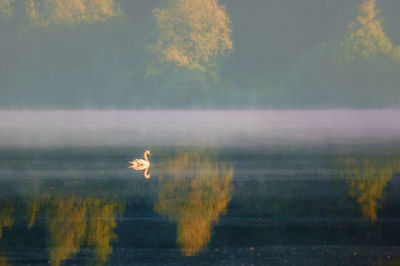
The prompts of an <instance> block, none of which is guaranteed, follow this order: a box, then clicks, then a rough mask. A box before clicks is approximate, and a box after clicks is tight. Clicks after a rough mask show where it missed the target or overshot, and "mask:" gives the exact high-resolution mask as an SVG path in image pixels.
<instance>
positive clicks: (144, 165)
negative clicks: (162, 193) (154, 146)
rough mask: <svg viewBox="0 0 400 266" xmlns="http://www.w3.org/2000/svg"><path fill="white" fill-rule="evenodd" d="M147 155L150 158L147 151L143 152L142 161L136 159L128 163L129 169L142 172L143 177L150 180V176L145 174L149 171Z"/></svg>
mask: <svg viewBox="0 0 400 266" xmlns="http://www.w3.org/2000/svg"><path fill="white" fill-rule="evenodd" d="M147 155H150V156H151V153H150V151H149V150H147V151H145V152H144V160H143V159H136V160H134V161H132V162H129V163H130V164H131V166H129V168H132V169H135V170H137V171H142V170H145V171H144V176H145V177H146V178H150V174H148V173H147V171H148V170H149V167H150V162H149V159H148V158H147Z"/></svg>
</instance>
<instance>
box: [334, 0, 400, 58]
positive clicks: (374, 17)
mask: <svg viewBox="0 0 400 266" xmlns="http://www.w3.org/2000/svg"><path fill="white" fill-rule="evenodd" d="M359 13H360V14H359V16H358V17H356V19H355V20H354V21H352V22H351V23H350V24H349V25H348V26H347V27H348V29H347V34H346V37H345V39H344V41H342V42H341V46H342V48H343V52H344V59H343V60H344V62H345V63H349V62H352V61H353V60H355V59H357V58H361V59H367V60H370V59H375V58H376V57H377V56H379V55H389V56H390V57H392V58H398V57H397V56H396V54H397V48H394V47H393V44H392V41H391V40H390V39H389V38H388V37H387V36H386V33H385V32H384V30H383V27H382V22H383V19H382V18H380V17H379V16H378V13H379V11H377V10H376V0H364V1H363V3H362V4H361V5H360V7H359Z"/></svg>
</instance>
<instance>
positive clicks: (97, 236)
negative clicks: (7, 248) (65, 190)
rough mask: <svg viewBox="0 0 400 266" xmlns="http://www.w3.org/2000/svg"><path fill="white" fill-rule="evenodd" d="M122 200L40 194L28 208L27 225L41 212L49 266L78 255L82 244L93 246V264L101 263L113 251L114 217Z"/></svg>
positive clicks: (118, 211)
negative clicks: (46, 230)
mask: <svg viewBox="0 0 400 266" xmlns="http://www.w3.org/2000/svg"><path fill="white" fill-rule="evenodd" d="M122 210H123V205H122V203H116V202H111V201H109V200H107V199H105V198H85V199H84V198H81V197H75V196H66V197H55V196H48V195H46V196H42V197H41V198H39V199H36V200H34V201H33V202H32V204H31V206H29V207H28V218H29V219H30V220H29V221H28V223H29V224H28V226H29V227H31V226H33V225H34V223H35V218H36V217H37V216H38V215H41V214H42V215H44V216H45V220H46V222H47V226H48V245H49V253H50V254H49V256H50V262H51V264H52V265H60V264H61V263H62V262H63V261H65V260H67V259H69V258H71V257H72V256H73V255H75V254H77V253H78V252H79V250H80V248H81V246H82V245H86V246H89V247H94V250H95V251H94V252H95V263H93V264H100V265H101V264H104V263H105V262H106V261H107V259H108V257H109V255H110V254H111V253H112V247H111V241H113V240H115V239H116V238H117V236H116V235H115V234H114V229H115V228H116V226H117V222H116V217H117V215H119V214H120V213H121V212H122Z"/></svg>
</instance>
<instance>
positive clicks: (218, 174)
mask: <svg viewBox="0 0 400 266" xmlns="http://www.w3.org/2000/svg"><path fill="white" fill-rule="evenodd" d="M168 165H169V167H168V172H169V174H168V177H167V178H162V179H161V181H160V183H161V190H160V193H159V197H158V201H157V203H156V205H155V207H154V209H155V211H157V212H158V213H161V214H163V215H167V216H169V218H170V220H171V221H172V222H174V223H176V224H177V234H178V235H177V243H178V245H179V246H180V248H181V250H182V253H183V254H184V255H185V256H192V255H195V254H197V253H198V252H199V251H201V250H202V249H204V248H205V247H206V246H207V244H208V242H209V241H210V240H211V229H212V226H213V224H216V223H218V220H219V216H220V215H223V214H226V212H227V206H228V203H229V202H230V200H231V192H232V179H233V168H232V167H231V166H227V165H225V164H220V163H218V162H214V161H211V160H210V159H209V158H208V157H207V156H201V155H200V154H198V153H183V154H181V155H178V156H176V157H175V158H174V159H173V160H171V161H169V164H168Z"/></svg>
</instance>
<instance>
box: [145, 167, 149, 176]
mask: <svg viewBox="0 0 400 266" xmlns="http://www.w3.org/2000/svg"><path fill="white" fill-rule="evenodd" d="M148 170H149V168H148V167H147V168H146V169H145V170H144V177H146V178H150V174H148V173H147V171H148Z"/></svg>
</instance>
